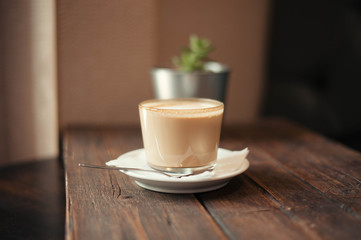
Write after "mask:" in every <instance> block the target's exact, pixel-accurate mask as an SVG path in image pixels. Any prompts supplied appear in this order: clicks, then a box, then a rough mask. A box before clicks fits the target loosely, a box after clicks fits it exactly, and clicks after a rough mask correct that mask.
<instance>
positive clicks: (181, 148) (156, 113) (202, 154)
mask: <svg viewBox="0 0 361 240" xmlns="http://www.w3.org/2000/svg"><path fill="white" fill-rule="evenodd" d="M223 109H224V105H223V103H222V102H219V101H217V100H211V99H205V98H179V99H168V100H161V99H152V100H147V101H144V102H141V103H140V104H139V114H140V122H141V128H142V136H143V144H144V149H145V154H146V159H147V163H148V165H149V166H151V167H152V168H154V169H157V170H161V171H167V172H174V173H195V172H201V171H205V170H210V169H212V168H213V167H214V165H215V162H216V160H217V151H218V146H219V139H220V134H221V125H222V118H223Z"/></svg>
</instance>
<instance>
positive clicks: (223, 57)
mask: <svg viewBox="0 0 361 240" xmlns="http://www.w3.org/2000/svg"><path fill="white" fill-rule="evenodd" d="M268 5H269V1H268V0H243V1H240V0H226V1H224V0H208V1H193V0H184V1H177V0H160V1H156V0H147V1H144V0H132V1H131V0H128V1H94V0H91V1H72V0H62V1H58V6H57V7H58V54H59V65H58V66H59V69H58V72H59V96H60V97H59V99H60V123H61V126H65V125H68V124H82V123H87V124H122V123H135V124H137V123H138V121H139V120H138V113H137V104H138V103H139V102H140V101H142V100H144V99H148V98H152V97H153V95H152V89H151V84H150V76H149V69H150V68H151V67H152V66H154V65H159V64H168V63H170V59H171V57H172V56H174V55H176V54H178V53H179V50H180V48H181V46H182V45H185V44H186V43H187V41H188V36H189V35H190V34H191V33H196V34H198V35H200V36H204V37H209V38H210V39H211V40H212V41H213V42H214V44H215V45H216V47H217V50H216V51H215V52H214V54H213V55H212V57H213V58H214V59H216V60H219V61H222V62H224V63H226V64H228V65H229V66H230V67H231V69H232V74H231V79H230V82H229V87H228V96H227V100H226V105H227V111H226V116H225V122H226V124H229V123H237V122H244V121H251V120H253V119H254V118H255V117H256V116H257V109H258V104H259V99H260V91H261V88H262V77H263V60H264V58H263V55H264V50H265V48H264V45H265V36H266V26H267V14H268V9H269V6H268Z"/></svg>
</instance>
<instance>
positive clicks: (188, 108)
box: [140, 99, 223, 118]
mask: <svg viewBox="0 0 361 240" xmlns="http://www.w3.org/2000/svg"><path fill="white" fill-rule="evenodd" d="M140 106H141V107H145V108H146V109H147V110H150V111H154V112H159V113H162V114H166V115H169V116H171V117H177V118H184V117H186V118H189V117H193V118H194V117H211V116H216V115H220V114H222V113H223V104H222V103H221V102H218V101H215V100H208V99H205V100H151V101H146V102H143V103H141V105H140Z"/></svg>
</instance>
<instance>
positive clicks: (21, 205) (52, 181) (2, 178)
mask: <svg viewBox="0 0 361 240" xmlns="http://www.w3.org/2000/svg"><path fill="white" fill-rule="evenodd" d="M64 189H65V187H64V173H63V167H62V166H61V163H60V162H59V161H58V160H57V159H50V160H43V161H36V162H30V163H23V164H17V165H12V166H6V167H2V168H0V215H1V218H0V235H1V238H3V239H64V219H65V192H64Z"/></svg>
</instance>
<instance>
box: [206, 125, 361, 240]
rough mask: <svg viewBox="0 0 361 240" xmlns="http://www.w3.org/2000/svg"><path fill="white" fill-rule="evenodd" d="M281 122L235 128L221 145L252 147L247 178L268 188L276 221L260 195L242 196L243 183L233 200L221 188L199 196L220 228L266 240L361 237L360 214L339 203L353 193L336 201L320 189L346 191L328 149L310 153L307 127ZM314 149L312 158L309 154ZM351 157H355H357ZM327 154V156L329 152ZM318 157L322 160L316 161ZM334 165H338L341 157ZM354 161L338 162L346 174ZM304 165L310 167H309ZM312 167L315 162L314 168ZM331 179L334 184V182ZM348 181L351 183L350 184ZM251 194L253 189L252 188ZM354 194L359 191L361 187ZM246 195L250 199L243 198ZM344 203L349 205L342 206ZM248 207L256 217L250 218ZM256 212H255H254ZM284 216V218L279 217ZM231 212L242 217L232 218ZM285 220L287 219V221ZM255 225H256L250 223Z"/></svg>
mask: <svg viewBox="0 0 361 240" xmlns="http://www.w3.org/2000/svg"><path fill="white" fill-rule="evenodd" d="M278 123H279V122H278V121H277V122H271V124H269V123H267V124H265V125H259V124H257V127H255V128H252V127H251V128H250V127H247V128H237V130H234V129H233V130H231V131H230V132H228V133H226V134H225V136H226V137H224V138H223V139H222V141H221V145H222V146H223V147H226V148H230V149H239V147H244V146H248V147H250V149H251V154H250V156H249V159H250V161H251V167H250V169H249V170H248V171H247V172H246V173H245V174H244V175H247V176H248V177H249V178H250V179H251V180H252V181H254V182H255V183H256V184H257V185H258V186H259V188H260V189H263V191H264V192H265V193H266V194H265V196H264V197H265V198H267V195H268V201H271V202H272V201H273V202H274V208H275V209H274V210H273V211H272V212H273V215H272V217H269V218H267V219H268V220H269V219H272V220H271V221H266V220H265V218H266V217H265V213H268V212H269V211H268V210H266V211H262V207H261V206H266V209H268V206H269V203H264V200H263V202H262V201H261V200H260V195H259V194H255V196H252V194H250V193H243V192H242V191H245V189H239V188H236V187H235V186H238V185H239V184H238V183H237V184H236V183H233V185H230V186H233V188H235V189H233V191H234V192H237V193H238V191H240V192H239V196H232V198H230V196H229V195H226V196H223V194H221V193H220V192H221V191H225V190H220V192H211V193H206V194H200V195H199V199H200V200H201V201H202V202H203V204H204V205H205V207H206V208H207V209H208V211H209V212H211V213H212V216H213V217H214V218H215V219H216V221H217V222H218V223H219V225H221V226H225V228H226V229H227V230H225V231H226V232H230V233H231V235H233V236H235V237H236V238H240V237H244V238H245V239H264V238H265V237H266V236H268V239H296V238H297V237H300V238H304V239H357V238H359V236H361V228H360V227H361V222H360V219H359V216H358V214H357V213H355V212H352V211H351V212H350V208H349V207H348V206H345V205H340V202H339V201H340V200H343V199H348V197H349V196H350V195H349V193H348V192H346V193H345V196H344V197H342V198H338V199H334V198H332V196H331V195H327V194H329V192H325V193H324V192H322V191H321V190H322V189H321V186H323V187H324V186H333V191H341V192H342V191H343V189H344V188H342V187H343V184H339V185H335V182H337V181H338V180H339V179H337V180H333V179H334V178H333V177H332V175H331V176H329V175H328V170H329V168H328V167H329V165H328V164H327V163H328V159H327V158H326V159H325V157H324V154H325V153H324V151H320V152H318V151H316V150H315V149H319V148H322V149H323V148H324V147H322V146H318V148H316V147H313V148H310V149H311V150H307V149H306V148H307V147H308V146H310V145H312V143H313V142H312V141H311V143H309V141H310V139H308V141H306V142H308V144H305V143H304V142H303V141H302V140H301V139H300V136H302V137H303V136H305V135H307V134H308V132H307V131H304V130H302V129H296V130H297V131H295V130H293V131H290V128H289V125H287V124H278ZM260 126H261V127H260ZM283 126H285V127H283ZM287 126H288V127H287ZM227 136H228V137H227ZM311 140H312V139H311ZM280 142H281V143H280ZM322 144H324V145H326V146H328V147H332V145H333V144H332V143H331V142H329V141H324V142H323V143H322ZM295 145H297V148H298V151H295V147H294V146H295ZM287 147H288V150H287ZM326 149H328V148H326ZM343 150H344V149H343ZM310 151H312V154H313V155H311V154H310ZM270 152H271V153H272V154H270ZM286 153H287V154H286ZM305 153H306V154H305ZM336 153H337V152H336ZM333 154H335V152H333ZM347 154H351V155H352V154H353V153H347ZM310 155H311V156H312V157H310ZM356 155H357V154H356ZM325 156H328V155H327V154H325ZM305 158H307V159H305ZM319 158H320V159H321V160H319V161H315V160H316V159H319ZM332 161H337V158H335V159H333V160H332ZM352 161H355V159H353V160H352ZM352 161H349V162H346V163H345V165H342V164H341V163H338V167H340V169H341V171H343V170H344V168H347V167H346V166H347V165H348V164H351V163H352ZM305 162H308V164H306V165H305ZM309 164H313V165H312V166H313V168H311V167H310V165H309ZM349 166H350V165H349ZM306 173H309V174H308V176H310V175H312V174H313V175H315V176H314V177H312V178H306V177H305V176H307V175H305V174H306ZM321 173H322V174H321ZM347 174H349V173H347ZM242 178H245V176H241V177H238V178H236V179H235V180H234V181H237V182H238V181H241V179H242ZM351 178H352V179H353V178H355V177H353V176H352V177H351ZM330 180H333V182H331V184H330ZM243 181H244V180H243ZM308 181H309V182H308ZM345 181H346V182H347V180H345ZM315 186H316V187H315ZM317 187H319V188H320V189H319V188H317ZM356 187H357V186H356ZM247 188H249V185H247ZM324 189H327V187H326V188H325V187H324ZM346 189H347V187H346ZM241 190H242V191H241ZM246 190H247V191H249V189H246ZM229 191H232V189H230V190H229ZM355 191H359V188H358V189H356V190H355ZM234 194H235V193H234ZM352 194H354V193H352ZM243 195H245V196H244V197H243V198H242V196H243ZM237 199H238V201H237ZM239 199H242V201H240V200H239ZM348 201H351V202H352V203H353V204H355V205H358V204H360V198H352V200H348ZM345 202H347V201H344V202H342V204H344V203H345ZM253 204H254V205H253ZM255 206H256V207H255ZM249 208H250V209H251V210H250V211H251V212H252V215H250V214H247V209H249ZM254 208H255V209H256V210H255V211H252V209H254ZM280 212H281V213H282V214H283V216H282V215H280ZM232 214H233V215H234V216H238V217H229V216H232ZM284 217H287V218H288V220H287V219H284ZM246 218H247V221H246V220H245V219H246ZM250 222H252V223H253V224H249V223H250ZM289 225H291V226H289ZM289 229H292V230H291V231H290V233H287V232H286V231H287V230H289ZM277 233H278V235H277ZM294 234H296V236H294Z"/></svg>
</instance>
